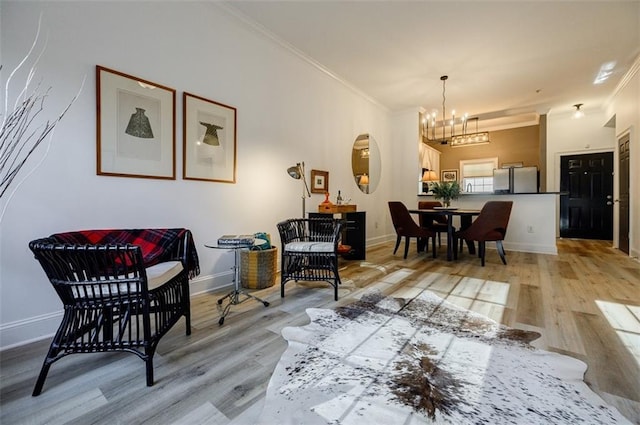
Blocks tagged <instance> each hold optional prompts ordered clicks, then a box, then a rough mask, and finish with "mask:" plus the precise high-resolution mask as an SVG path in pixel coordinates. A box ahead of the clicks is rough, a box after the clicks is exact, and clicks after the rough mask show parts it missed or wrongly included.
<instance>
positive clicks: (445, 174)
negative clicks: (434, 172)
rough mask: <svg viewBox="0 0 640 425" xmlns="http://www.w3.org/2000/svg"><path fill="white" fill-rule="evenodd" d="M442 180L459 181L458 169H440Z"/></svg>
mask: <svg viewBox="0 0 640 425" xmlns="http://www.w3.org/2000/svg"><path fill="white" fill-rule="evenodd" d="M440 181H443V182H457V181H458V170H442V171H440Z"/></svg>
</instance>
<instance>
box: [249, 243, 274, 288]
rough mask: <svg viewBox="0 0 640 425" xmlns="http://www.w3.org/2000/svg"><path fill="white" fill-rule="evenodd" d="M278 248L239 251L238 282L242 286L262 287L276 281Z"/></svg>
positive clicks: (271, 284) (266, 286)
mask: <svg viewBox="0 0 640 425" xmlns="http://www.w3.org/2000/svg"><path fill="white" fill-rule="evenodd" d="M277 270H278V248H276V247H272V248H271V249H265V250H264V251H251V250H242V251H240V282H241V283H242V287H243V288H247V289H263V288H268V287H270V286H273V285H274V284H275V283H276V273H277Z"/></svg>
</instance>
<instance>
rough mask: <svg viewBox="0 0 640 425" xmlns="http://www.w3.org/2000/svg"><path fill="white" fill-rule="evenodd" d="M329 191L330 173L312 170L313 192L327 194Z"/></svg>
mask: <svg viewBox="0 0 640 425" xmlns="http://www.w3.org/2000/svg"><path fill="white" fill-rule="evenodd" d="M328 191H329V172H328V171H320V170H311V192H312V193H327V192H328Z"/></svg>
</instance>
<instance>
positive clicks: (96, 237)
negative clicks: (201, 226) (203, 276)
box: [51, 229, 200, 278]
mask: <svg viewBox="0 0 640 425" xmlns="http://www.w3.org/2000/svg"><path fill="white" fill-rule="evenodd" d="M186 232H187V229H100V230H80V231H77V232H66V233H56V234H54V235H51V237H52V238H54V239H56V240H58V241H60V242H62V243H70V244H76V245H116V244H131V245H137V246H139V247H140V249H141V250H142V257H143V261H144V264H145V266H146V267H150V266H153V265H154V264H158V263H160V262H162V261H166V259H167V255H171V253H172V252H175V250H176V249H177V246H178V244H179V243H180V241H181V240H182V238H183V237H184V235H185V233H186ZM187 269H188V271H189V278H194V277H196V276H197V275H198V274H200V263H199V261H198V252H197V251H196V247H195V244H194V242H193V237H192V236H191V233H190V232H189V239H188V241H187Z"/></svg>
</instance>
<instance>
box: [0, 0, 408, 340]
mask: <svg viewBox="0 0 640 425" xmlns="http://www.w3.org/2000/svg"><path fill="white" fill-rule="evenodd" d="M41 12H42V23H43V32H44V33H46V34H48V44H47V46H46V50H45V51H44V54H43V56H42V58H41V60H40V63H39V65H38V69H37V79H40V78H42V79H43V85H44V86H45V87H48V86H51V87H52V92H51V95H50V97H49V98H48V99H47V102H46V110H45V115H46V116H47V117H52V116H54V114H55V113H57V112H58V111H61V110H62V109H63V107H64V106H66V104H67V103H68V102H69V100H70V99H71V97H72V96H73V94H74V93H75V92H76V91H77V90H78V88H79V86H80V82H81V80H82V78H83V77H84V76H86V78H87V79H86V84H85V87H84V89H83V91H82V93H81V95H80V97H79V98H78V100H77V101H76V103H75V104H74V105H73V107H72V108H71V110H70V112H69V113H68V115H67V116H66V117H65V118H64V120H63V121H62V123H61V124H60V125H59V127H58V129H57V131H56V133H55V137H54V138H53V142H52V145H51V148H50V151H49V153H48V155H47V156H46V159H45V160H44V162H43V163H42V165H41V166H40V167H39V168H37V169H36V170H35V172H34V173H33V174H32V175H31V176H30V177H29V178H28V179H27V180H26V181H24V183H23V184H22V185H21V186H20V187H19V189H18V190H17V192H16V193H15V196H13V198H12V199H11V200H10V202H9V204H8V206H7V209H6V213H5V215H4V218H3V220H2V223H1V227H0V232H1V240H0V347H4V348H6V347H7V346H11V345H13V344H17V343H20V342H24V341H26V340H29V339H34V338H39V337H42V336H45V335H47V334H49V333H51V332H53V331H54V330H55V327H56V326H57V324H58V322H59V317H58V315H59V314H60V310H61V304H60V302H59V300H58V299H57V297H56V295H55V293H54V291H53V289H52V288H51V286H50V285H49V283H48V282H47V281H46V278H45V276H44V273H43V272H42V270H41V269H40V266H39V265H38V264H37V262H36V261H35V260H34V259H33V257H32V255H31V254H30V252H29V250H28V247H27V244H28V242H29V241H30V240H32V239H35V238H38V237H43V236H47V235H49V234H52V233H56V232H62V231H67V230H79V229H88V228H119V227H122V228H137V227H187V228H190V229H191V230H192V231H193V233H194V236H195V240H196V244H197V247H198V252H199V255H200V262H201V269H202V273H201V276H200V277H198V278H196V279H195V280H194V282H193V285H192V289H194V290H196V291H200V290H204V289H207V288H211V287H214V286H218V285H221V284H228V283H229V281H230V278H231V275H230V266H231V262H232V257H231V254H227V253H224V252H219V251H215V252H214V250H207V249H206V248H204V247H203V243H204V242H206V241H208V240H215V239H216V238H217V237H218V236H219V235H221V234H223V233H231V232H243V233H245V232H256V231H267V232H270V233H271V234H272V235H273V236H276V234H277V231H276V228H275V224H276V223H277V222H278V221H280V220H282V219H285V218H289V217H296V216H299V215H300V213H301V207H300V193H301V190H300V183H299V182H297V181H295V180H293V179H291V178H290V177H289V176H288V175H287V173H286V171H285V170H286V168H287V167H289V166H290V165H293V164H295V163H296V162H299V161H305V163H306V168H307V170H308V171H307V173H308V172H309V170H311V169H319V170H326V171H329V173H330V178H329V184H330V186H329V190H330V192H331V193H332V197H335V194H337V190H338V189H340V190H341V191H342V194H343V196H344V197H345V198H347V199H348V198H351V199H352V203H355V204H357V205H358V209H359V210H364V211H367V213H368V217H367V219H368V222H367V236H368V239H369V240H370V241H376V240H382V239H384V237H385V235H387V234H388V233H390V227H389V226H390V224H389V220H388V218H387V216H388V212H387V209H386V205H384V203H385V201H386V200H387V199H389V198H390V192H391V190H392V182H393V180H392V179H391V171H390V170H391V169H392V168H391V167H393V166H394V165H395V164H393V162H392V161H391V160H390V158H391V156H392V155H391V143H392V139H393V138H394V137H393V135H392V132H391V127H390V124H389V122H390V117H389V114H388V112H387V111H386V110H385V109H384V108H382V107H380V106H379V105H376V104H374V103H372V102H371V101H369V100H367V98H365V97H364V96H361V95H360V94H358V93H357V92H355V91H354V90H352V89H350V88H348V87H347V86H345V85H343V84H341V83H340V82H338V81H336V80H335V79H333V78H331V77H329V76H327V75H326V74H324V73H322V72H320V71H319V70H318V69H316V68H315V67H313V66H312V65H310V64H309V63H307V62H305V61H304V60H302V59H301V58H299V57H297V56H294V55H293V54H292V53H291V52H289V51H287V50H285V49H284V48H282V47H281V46H279V45H277V44H275V43H274V42H272V41H269V40H267V39H266V38H264V37H262V36H261V35H259V34H258V33H257V32H256V31H255V30H253V29H251V28H249V27H247V26H246V25H245V24H242V23H241V22H239V21H238V20H237V19H236V18H235V17H233V16H230V15H229V14H227V12H225V10H224V9H222V8H220V7H219V6H217V5H216V4H215V3H209V2H204V3H194V2H153V3H152V2H126V3H115V4H114V3H109V2H19V1H18V2H12V1H3V2H2V16H1V22H0V28H1V29H2V34H1V35H2V37H1V43H2V44H1V46H0V49H1V50H0V51H1V52H2V64H3V66H4V68H3V72H2V84H3V86H4V84H5V81H6V78H7V76H8V71H9V70H12V69H13V68H14V67H15V66H16V64H17V63H18V62H19V60H20V59H21V58H22V57H23V55H24V54H25V53H26V52H27V51H28V49H29V47H30V45H31V42H32V40H33V38H32V37H33V36H34V35H35V33H36V27H37V22H38V17H39V15H40V13H41ZM97 64H99V65H102V66H105V67H108V68H112V69H115V70H118V71H121V72H124V73H126V74H130V75H133V76H136V77H140V78H143V79H146V80H150V81H152V82H155V83H158V84H162V85H165V86H168V87H172V88H175V89H176V90H177V98H176V99H177V102H176V103H177V104H176V119H177V121H176V145H177V149H176V164H177V179H176V180H175V181H163V180H155V179H136V178H118V177H106V176H97V175H96V171H95V170H96V159H95V157H96V152H95V149H96V140H95V139H96V138H95V133H96V94H95V66H96V65H97ZM20 78H21V79H24V73H22V74H21V75H20ZM183 91H188V92H190V93H194V94H197V95H199V96H203V97H205V98H208V99H211V100H215V101H217V102H221V103H224V104H228V105H231V106H234V107H236V108H237V110H238V114H237V120H238V123H237V124H238V127H237V135H238V146H237V149H238V157H237V184H222V183H211V182H196V181H184V180H182V179H181V178H180V176H181V175H182V165H181V164H182V153H181V150H182V149H181V146H182V97H181V96H182V92H183ZM15 93H16V92H15V91H12V92H11V93H10V96H9V97H10V100H11V101H12V100H13V98H14V97H15ZM360 133H370V134H371V135H372V136H373V137H374V138H375V139H376V141H377V143H378V145H379V147H380V151H381V155H382V176H381V182H380V184H379V186H378V188H377V190H376V191H375V192H374V193H373V194H371V195H364V194H362V193H361V192H360V191H359V190H358V188H357V187H356V185H355V183H354V181H353V177H352V175H351V163H350V158H351V146H352V143H353V141H354V140H355V138H356V136H357V135H358V134H360ZM44 152H45V149H40V150H39V152H38V153H37V154H36V155H35V157H34V158H32V160H31V161H30V162H29V164H28V166H27V168H30V167H33V166H34V165H35V164H36V163H37V161H38V159H39V157H41V156H42V154H43V153H44ZM411 153H412V155H413V156H414V158H415V149H413V150H412V152H411ZM412 168H414V167H412ZM24 174H25V173H23V174H22V175H21V177H22V176H23V175H24ZM414 186H415V185H412V186H411V190H412V191H413V190H415V189H414ZM323 199H324V196H322V195H313V197H312V198H311V199H310V200H308V202H307V211H310V210H313V209H315V206H316V205H317V204H319V203H320V202H321V201H322V200H323ZM6 201H7V198H3V201H2V202H6ZM380 205H384V208H381V207H379V206H380ZM276 242H278V239H277V237H276ZM212 314H215V313H214V312H212Z"/></svg>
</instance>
